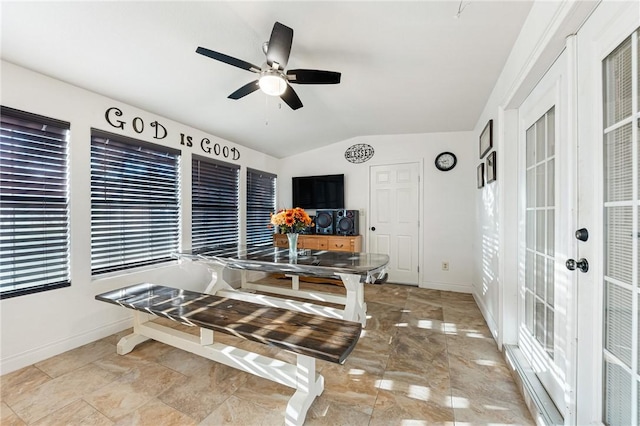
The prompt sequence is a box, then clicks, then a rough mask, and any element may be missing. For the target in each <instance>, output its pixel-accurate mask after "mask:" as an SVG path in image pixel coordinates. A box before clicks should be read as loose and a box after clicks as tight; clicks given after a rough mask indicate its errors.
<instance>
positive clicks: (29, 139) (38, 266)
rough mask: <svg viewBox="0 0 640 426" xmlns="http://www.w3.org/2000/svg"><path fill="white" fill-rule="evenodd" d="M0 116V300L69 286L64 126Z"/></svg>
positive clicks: (6, 113) (5, 111)
mask: <svg viewBox="0 0 640 426" xmlns="http://www.w3.org/2000/svg"><path fill="white" fill-rule="evenodd" d="M0 112H1V115H0V123H1V125H0V127H1V137H0V172H1V173H0V298H3V299H4V298H9V297H15V296H20V295H23V294H28V293H34V292H38V291H44V290H51V289H54V288H60V287H66V286H69V284H70V282H69V281H70V278H69V216H68V202H69V196H68V190H67V167H68V166H67V163H68V161H67V158H68V156H67V150H68V133H69V127H70V126H69V123H66V122H62V121H58V120H53V119H50V118H46V117H42V116H38V115H34V114H29V113H26V112H22V111H18V110H14V109H12V108H7V107H4V106H3V107H2V109H1V111H0Z"/></svg>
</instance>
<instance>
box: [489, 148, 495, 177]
mask: <svg viewBox="0 0 640 426" xmlns="http://www.w3.org/2000/svg"><path fill="white" fill-rule="evenodd" d="M495 180H496V152H495V151H493V152H492V153H491V154H489V156H488V157H487V183H491V182H494V181H495Z"/></svg>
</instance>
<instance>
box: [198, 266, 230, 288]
mask: <svg viewBox="0 0 640 426" xmlns="http://www.w3.org/2000/svg"><path fill="white" fill-rule="evenodd" d="M206 265H207V269H208V270H209V272H211V281H210V282H209V285H207V288H206V290H205V291H204V292H205V293H206V294H214V295H215V294H216V293H217V291H218V290H235V289H234V288H233V287H232V286H231V285H230V284H229V283H228V282H226V281H225V280H224V278H222V277H223V275H222V273H223V271H224V265H218V264H216V263H207V264H206Z"/></svg>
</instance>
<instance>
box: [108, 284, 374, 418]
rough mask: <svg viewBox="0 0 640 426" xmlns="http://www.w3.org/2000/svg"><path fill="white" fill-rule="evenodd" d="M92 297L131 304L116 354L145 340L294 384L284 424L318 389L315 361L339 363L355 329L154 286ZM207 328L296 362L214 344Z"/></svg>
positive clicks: (297, 415) (359, 327) (320, 318)
mask: <svg viewBox="0 0 640 426" xmlns="http://www.w3.org/2000/svg"><path fill="white" fill-rule="evenodd" d="M96 299H97V300H99V301H103V302H107V303H112V304H115V305H119V306H123V307H125V308H129V309H133V310H134V326H133V333H132V334H130V335H128V336H125V337H123V338H122V339H121V340H120V341H119V342H118V345H117V352H118V354H120V355H125V354H127V353H129V352H131V351H132V350H133V349H134V348H135V346H136V345H138V344H140V343H142V342H144V341H146V340H149V339H153V340H156V341H158V342H162V343H165V344H167V345H171V346H174V347H176V348H180V349H183V350H185V351H188V352H191V353H194V354H196V355H200V356H202V357H205V358H208V359H210V360H212V361H216V362H219V363H222V364H225V365H228V366H230V367H234V368H237V369H240V370H242V371H246V372H248V373H251V374H254V375H256V376H259V377H263V378H265V379H268V380H272V381H274V382H277V383H280V384H283V385H285V386H289V387H291V388H293V389H295V390H296V392H295V393H294V394H293V396H292V397H291V399H290V400H289V403H288V405H287V409H286V413H285V424H287V425H302V423H303V422H304V419H305V417H306V414H307V411H308V409H309V407H310V406H311V404H312V403H313V401H314V399H315V398H316V396H319V395H320V394H321V393H322V391H323V390H324V378H323V377H322V375H320V374H317V373H316V364H315V359H316V358H318V359H322V360H325V361H331V362H335V363H340V364H341V363H343V362H344V361H345V360H346V358H347V356H348V355H349V354H350V353H351V351H352V350H353V348H354V347H355V345H356V343H357V342H358V338H359V337H360V332H361V330H362V325H361V324H360V323H358V322H353V321H345V320H342V319H336V318H331V317H327V316H322V315H314V314H309V313H306V312H299V311H293V310H287V309H282V308H278V307H272V306H265V305H261V304H256V303H250V302H246V301H242V300H237V299H230V298H226V297H221V296H214V295H210V294H202V293H198V292H193V291H187V290H181V289H176V288H172V287H165V286H160V285H155V284H146V283H145V284H137V285H134V286H130V287H125V288H122V289H119V290H113V291H110V292H107V293H103V294H99V295H97V296H96ZM154 317H161V318H168V319H170V320H173V321H176V322H178V323H180V324H184V325H187V326H191V327H199V328H200V335H199V336H196V335H193V334H189V333H185V332H183V331H180V330H177V329H174V328H171V327H167V326H163V325H160V324H156V323H154V322H150V320H151V319H153V318H154ZM215 331H219V332H222V333H227V334H231V335H233V336H238V337H242V338H245V339H248V340H252V341H256V342H260V343H264V344H266V345H269V346H274V347H278V348H281V349H285V350H288V351H291V352H293V353H295V354H296V364H290V363H287V362H283V361H279V360H275V359H272V358H268V357H265V356H262V355H259V354H256V353H253V352H248V351H245V350H242V349H239V348H236V347H234V346H230V345H225V344H222V343H217V342H214V332H215Z"/></svg>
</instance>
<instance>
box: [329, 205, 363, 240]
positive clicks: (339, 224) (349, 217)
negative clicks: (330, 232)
mask: <svg viewBox="0 0 640 426" xmlns="http://www.w3.org/2000/svg"><path fill="white" fill-rule="evenodd" d="M358 213H359V212H358V210H336V212H335V216H334V225H333V226H334V228H335V230H336V235H358V233H359V232H360V226H359V224H358Z"/></svg>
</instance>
